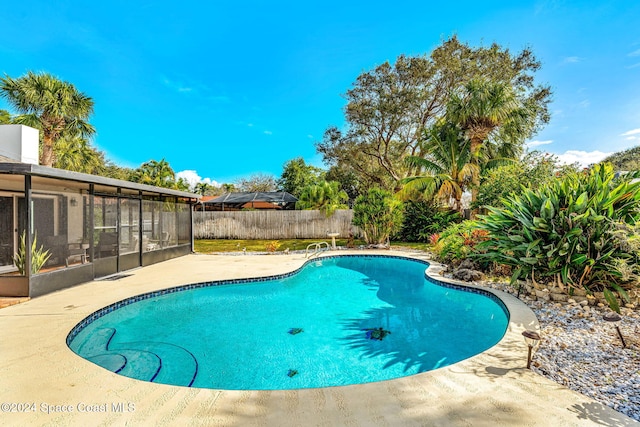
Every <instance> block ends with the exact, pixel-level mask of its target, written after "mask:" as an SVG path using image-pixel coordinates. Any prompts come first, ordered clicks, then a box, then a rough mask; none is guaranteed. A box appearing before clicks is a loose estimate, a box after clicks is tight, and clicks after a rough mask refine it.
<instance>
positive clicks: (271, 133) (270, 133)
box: [263, 130, 273, 135]
mask: <svg viewBox="0 0 640 427" xmlns="http://www.w3.org/2000/svg"><path fill="white" fill-rule="evenodd" d="M263 133H264V134H265V135H273V132H271V131H270V130H265V131H264V132H263Z"/></svg>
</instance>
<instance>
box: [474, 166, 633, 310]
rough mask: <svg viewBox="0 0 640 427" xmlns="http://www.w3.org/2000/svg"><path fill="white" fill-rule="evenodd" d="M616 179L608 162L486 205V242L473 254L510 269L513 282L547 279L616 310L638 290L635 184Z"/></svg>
mask: <svg viewBox="0 0 640 427" xmlns="http://www.w3.org/2000/svg"><path fill="white" fill-rule="evenodd" d="M631 178H632V177H626V178H619V179H616V178H615V176H614V172H613V167H612V166H611V164H601V165H596V166H594V167H593V169H591V170H590V171H589V172H588V173H573V174H569V175H567V176H565V177H563V178H561V179H558V180H554V181H552V182H551V183H549V184H548V185H545V186H542V187H540V188H539V189H537V190H531V189H526V190H523V191H522V192H521V193H520V194H512V195H511V196H509V197H507V198H506V199H505V200H503V207H502V208H495V207H494V208H489V211H490V213H489V214H488V215H486V216H481V217H480V218H481V220H480V221H479V222H478V227H479V228H480V229H482V230H485V231H487V232H488V233H489V236H490V239H489V240H487V241H486V242H484V243H482V244H481V245H479V248H480V249H482V250H484V251H486V252H485V253H481V254H479V255H477V256H480V257H483V258H485V259H489V260H491V261H495V262H497V263H500V264H506V265H509V266H512V267H513V275H512V277H511V282H512V283H514V282H515V281H516V280H517V279H525V278H526V279H529V280H530V281H531V282H532V284H533V285H534V286H536V287H539V286H540V285H539V282H552V283H554V284H555V286H557V287H559V288H560V289H561V290H562V291H565V292H567V293H569V294H571V293H572V292H573V290H574V289H576V288H578V289H579V288H584V289H585V290H586V291H587V292H595V291H601V292H603V293H604V297H605V298H606V300H607V302H608V303H609V305H610V306H611V308H612V309H614V310H616V311H617V310H619V305H618V301H617V298H616V294H617V296H618V297H620V298H622V299H623V300H628V295H627V292H626V290H628V289H631V288H633V287H637V286H638V284H637V283H638V282H637V275H638V274H639V273H640V271H639V268H638V261H639V260H640V251H639V250H638V246H639V245H638V244H637V240H638V235H637V233H636V231H635V227H634V226H633V225H634V224H635V223H636V222H637V221H638V220H639V219H640V182H633V181H632V180H631Z"/></svg>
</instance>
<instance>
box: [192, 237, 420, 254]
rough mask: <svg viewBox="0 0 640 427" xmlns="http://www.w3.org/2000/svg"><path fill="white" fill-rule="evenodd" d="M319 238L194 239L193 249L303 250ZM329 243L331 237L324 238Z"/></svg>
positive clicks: (357, 243)
mask: <svg viewBox="0 0 640 427" xmlns="http://www.w3.org/2000/svg"><path fill="white" fill-rule="evenodd" d="M319 241H321V239H281V240H221V239H215V240H196V241H195V249H196V252H199V253H203V254H208V253H213V252H238V251H242V249H243V248H247V252H265V251H267V245H269V244H271V243H272V242H277V244H279V246H278V248H277V251H279V252H280V251H284V250H285V249H287V248H289V250H291V251H297V250H305V249H306V248H307V246H308V245H309V244H310V243H316V242H319ZM325 241H326V242H327V243H329V244H331V239H328V240H325ZM364 244H365V242H364V241H363V240H355V241H354V245H355V246H356V247H358V246H360V245H364ZM336 245H337V246H346V245H347V239H336ZM391 246H392V247H405V248H411V249H419V250H425V249H426V248H427V246H428V245H427V244H426V243H407V242H392V243H391Z"/></svg>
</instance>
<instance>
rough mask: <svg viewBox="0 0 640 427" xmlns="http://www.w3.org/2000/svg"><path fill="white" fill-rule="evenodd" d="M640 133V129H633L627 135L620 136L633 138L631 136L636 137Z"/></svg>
mask: <svg viewBox="0 0 640 427" xmlns="http://www.w3.org/2000/svg"><path fill="white" fill-rule="evenodd" d="M639 133H640V128H637V129H631V130H628V131H626V132H625V133H622V134H620V136H631V135H636V134H639Z"/></svg>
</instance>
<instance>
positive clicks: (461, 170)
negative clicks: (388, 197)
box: [402, 123, 480, 210]
mask: <svg viewBox="0 0 640 427" xmlns="http://www.w3.org/2000/svg"><path fill="white" fill-rule="evenodd" d="M470 145H471V143H470V141H469V140H468V139H466V138H464V134H463V132H462V130H461V129H460V128H459V127H457V126H455V125H452V124H447V123H445V124H440V125H436V126H433V127H432V128H431V129H429V130H425V131H424V133H423V141H422V142H421V146H422V151H423V153H424V156H423V157H421V156H409V157H407V160H406V161H407V164H408V165H409V166H411V167H412V168H415V169H417V170H421V171H425V172H427V174H425V175H420V176H412V177H408V178H405V179H404V180H403V181H402V183H403V184H404V187H403V190H402V192H403V193H404V194H405V195H406V194H407V193H410V192H414V191H418V192H420V193H423V194H425V195H426V196H428V197H431V196H434V195H435V196H436V197H437V198H439V199H440V200H441V201H442V202H444V203H446V204H452V208H453V209H455V210H461V208H462V205H461V203H460V200H461V198H462V193H463V192H464V191H465V190H466V189H467V188H468V186H469V185H470V184H471V183H472V182H474V181H477V180H478V177H479V175H480V166H479V165H477V164H473V163H471V150H470ZM451 202H452V203H451Z"/></svg>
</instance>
